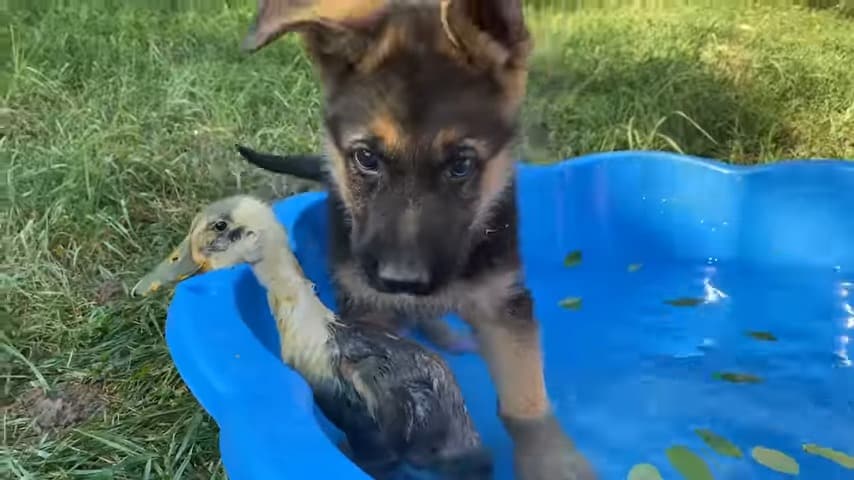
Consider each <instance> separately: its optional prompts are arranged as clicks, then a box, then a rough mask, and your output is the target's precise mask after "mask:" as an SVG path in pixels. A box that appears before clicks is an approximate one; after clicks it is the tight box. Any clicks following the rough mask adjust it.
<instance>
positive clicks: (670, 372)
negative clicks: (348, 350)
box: [450, 262, 854, 480]
mask: <svg viewBox="0 0 854 480" xmlns="http://www.w3.org/2000/svg"><path fill="white" fill-rule="evenodd" d="M635 268H637V267H635ZM529 270H534V271H536V272H537V275H536V276H534V277H532V278H530V279H529V282H528V283H529V286H530V287H531V288H532V290H533V291H534V294H535V297H536V311H537V316H538V317H539V319H540V320H541V322H542V325H543V337H544V340H543V342H544V351H546V352H548V353H547V356H546V376H547V381H548V384H549V391H550V395H551V397H552V400H553V403H554V405H555V407H556V411H557V413H558V416H559V418H560V420H561V422H562V423H563V425H564V426H565V427H566V428H567V430H568V431H570V432H571V433H572V435H573V437H574V439H575V440H576V441H577V443H578V444H579V446H580V448H581V449H582V450H583V452H584V453H585V454H586V455H587V456H588V457H589V458H590V460H591V461H592V462H593V463H594V464H595V465H596V468H597V470H598V471H599V473H600V475H601V478H603V479H621V478H625V476H626V474H627V473H628V471H629V469H630V468H631V467H632V465H634V464H636V463H642V462H649V463H653V464H655V465H656V466H657V467H658V468H659V470H660V471H661V473H662V475H663V476H664V478H681V477H679V475H678V474H677V473H676V472H675V471H674V470H672V468H671V467H670V465H669V463H668V461H667V458H666V456H665V450H666V449H667V448H669V447H672V446H674V445H685V446H687V447H689V448H691V449H692V450H693V451H694V452H695V453H697V454H699V455H700V456H701V457H702V458H703V459H704V460H705V461H706V462H707V463H708V464H709V465H710V467H711V470H712V472H713V473H714V475H715V478H717V479H746V478H749V479H773V478H780V475H781V474H779V473H777V472H773V471H770V470H768V469H767V468H765V467H763V466H761V465H759V464H758V463H756V462H755V461H753V460H752V459H751V458H750V453H749V452H750V450H751V449H752V448H753V447H755V446H764V447H769V448H774V449H778V450H780V451H783V452H784V453H786V454H788V455H790V456H792V457H794V458H795V459H796V460H797V461H798V463H799V464H800V468H801V475H802V477H803V478H816V479H819V478H820V479H828V480H830V479H843V478H852V477H851V475H852V474H851V471H850V470H844V469H843V468H842V467H841V466H838V465H837V464H834V463H831V462H830V461H828V460H826V459H823V458H818V457H815V456H812V455H809V454H806V453H804V452H802V445H803V444H805V443H817V444H820V445H822V446H828V447H832V448H835V449H837V450H843V451H845V450H847V453H849V454H850V453H854V452H852V451H851V450H852V449H854V368H852V366H851V358H850V357H851V356H852V355H854V351H851V350H849V349H852V350H854V347H852V346H851V345H850V337H852V336H854V307H852V305H854V274H852V272H847V273H846V272H841V271H836V270H835V269H831V270H828V271H820V270H813V271H809V270H797V269H790V270H787V269H777V270H758V269H751V268H749V267H747V266H743V265H720V264H704V265H642V266H641V268H640V269H637V270H636V271H629V270H630V269H629V268H628V265H627V266H626V268H625V269H620V270H597V269H595V268H594V267H592V266H588V265H585V264H584V263H582V264H581V265H579V266H577V267H573V268H566V267H563V266H562V265H561V264H560V262H555V265H554V266H553V267H551V266H549V267H543V266H537V265H535V266H534V267H532V268H529ZM567 296H573V297H581V298H582V299H583V304H582V308H581V309H580V310H578V311H575V310H569V309H564V308H561V307H559V306H558V302H559V301H560V300H561V299H563V298H565V297H567ZM693 297H697V298H702V299H703V301H702V303H699V304H698V305H696V306H693V307H691V306H683V307H679V306H672V305H670V304H667V303H666V302H665V301H666V300H672V299H675V298H693ZM751 331H755V332H763V334H761V335H759V336H767V333H771V334H772V335H773V337H775V338H776V341H762V340H757V339H756V338H754V337H753V336H751V335H749V332H751ZM766 332H767V333H766ZM450 360H451V363H452V365H453V368H454V370H455V371H456V372H457V375H459V376H460V379H461V381H462V382H461V383H462V384H463V388H464V393H465V395H466V400H467V402H468V404H469V408H470V410H471V411H472V414H473V416H474V417H475V421H476V423H477V424H478V426H479V428H480V429H481V431H482V432H483V434H484V437H485V438H486V439H487V442H488V443H489V444H490V446H491V447H493V449H494V453H495V456H496V458H497V459H499V460H498V467H499V470H500V471H501V473H500V474H499V475H498V477H497V478H504V479H508V478H512V475H511V474H510V473H509V472H510V469H511V463H510V458H511V450H510V443H509V440H508V438H507V437H506V435H505V434H504V433H503V432H502V431H501V429H500V425H499V424H498V422H496V420H495V416H494V414H495V394H494V391H492V390H491V389H487V388H484V387H483V383H482V382H480V381H471V380H472V379H473V377H472V376H483V375H487V373H486V370H485V368H484V366H483V363H482V361H480V360H479V359H477V358H476V357H473V356H463V357H451V358H450ZM720 372H732V373H738V374H750V375H754V376H756V377H758V378H759V379H761V383H731V382H728V381H724V380H720V379H717V378H715V374H717V373H720ZM698 428H705V429H710V430H712V431H713V432H715V433H717V434H719V435H722V436H723V437H725V438H727V439H728V440H730V441H731V442H733V443H734V444H736V445H737V446H738V447H739V448H740V449H741V451H742V452H743V453H744V455H745V456H744V458H741V459H737V458H729V457H724V456H721V455H719V454H717V453H715V452H714V451H713V450H712V449H711V448H709V447H708V446H706V445H705V444H704V443H703V442H702V440H701V439H700V438H699V437H698V436H697V435H696V434H695V433H694V429H698Z"/></svg>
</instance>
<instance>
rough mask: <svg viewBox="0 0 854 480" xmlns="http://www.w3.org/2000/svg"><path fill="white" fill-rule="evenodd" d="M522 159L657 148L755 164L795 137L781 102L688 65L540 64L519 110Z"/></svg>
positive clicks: (648, 61)
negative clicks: (521, 111) (522, 128)
mask: <svg viewBox="0 0 854 480" xmlns="http://www.w3.org/2000/svg"><path fill="white" fill-rule="evenodd" d="M524 121H525V138H526V153H529V155H528V156H527V159H529V160H531V161H535V162H536V161H539V158H540V157H551V158H552V159H554V158H567V157H572V156H576V155H582V154H585V153H590V152H596V151H604V150H622V149H661V150H671V151H677V152H682V153H687V154H692V155H700V156H705V157H710V158H718V159H721V160H728V161H732V162H737V163H756V162H759V161H761V160H762V159H763V158H768V156H769V155H773V154H775V153H777V152H783V151H786V150H788V149H789V148H790V147H791V146H792V144H793V143H794V140H793V138H792V135H791V132H790V130H789V128H788V127H787V125H786V123H785V120H784V112H783V109H782V108H781V106H780V105H779V104H775V103H773V102H769V101H767V99H765V98H763V97H762V96H761V95H758V94H757V92H756V91H754V88H753V87H751V86H750V85H748V84H747V83H745V84H739V83H738V82H737V80H734V79H730V78H725V77H724V76H723V75H720V74H716V73H715V72H712V71H710V69H709V68H708V67H707V66H706V65H704V64H703V63H700V62H697V61H696V60H694V59H690V58H641V59H633V58H628V57H626V56H622V57H618V58H606V57H603V58H602V59H601V60H600V61H598V62H596V63H590V62H565V61H562V59H561V58H559V57H555V56H549V57H539V58H538V59H537V60H536V61H535V62H534V63H533V64H532V68H531V73H530V78H529V90H528V101H527V105H526V111H525V113H524Z"/></svg>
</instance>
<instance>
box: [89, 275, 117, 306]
mask: <svg viewBox="0 0 854 480" xmlns="http://www.w3.org/2000/svg"><path fill="white" fill-rule="evenodd" d="M123 292H124V289H123V288H122V284H121V282H119V281H118V280H112V279H111V280H105V281H103V282H101V284H100V285H98V287H97V288H96V289H95V298H94V300H95V304H97V305H107V304H108V303H110V302H111V301H113V300H115V299H116V298H117V297H118V296H119V294H121V293H123Z"/></svg>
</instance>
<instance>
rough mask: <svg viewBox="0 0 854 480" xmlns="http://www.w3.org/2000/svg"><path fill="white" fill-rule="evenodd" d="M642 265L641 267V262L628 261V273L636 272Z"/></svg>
mask: <svg viewBox="0 0 854 480" xmlns="http://www.w3.org/2000/svg"><path fill="white" fill-rule="evenodd" d="M642 267H643V264H642V263H630V264H629V267H628V268H627V270H628V271H629V273H634V272H637V271H638V270H640V269H641V268H642Z"/></svg>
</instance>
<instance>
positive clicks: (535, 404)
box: [244, 0, 593, 480]
mask: <svg viewBox="0 0 854 480" xmlns="http://www.w3.org/2000/svg"><path fill="white" fill-rule="evenodd" d="M259 3H260V8H259V13H258V16H257V18H256V22H255V24H254V25H253V27H252V29H251V31H250V33H249V35H248V36H247V38H246V40H245V41H244V47H245V48H246V49H247V50H250V51H253V50H257V49H258V48H261V47H263V46H265V45H267V44H269V43H270V42H272V41H273V40H275V39H276V38H278V37H279V36H281V35H282V34H284V33H286V32H290V31H294V32H298V33H299V34H300V35H301V37H302V39H303V40H304V42H305V45H306V48H307V50H308V52H309V55H310V57H311V59H312V62H313V64H314V65H315V67H316V69H317V73H318V75H319V78H320V80H321V83H322V86H323V89H322V90H323V95H324V103H323V126H324V139H325V140H324V141H325V154H326V155H325V156H326V168H327V172H328V173H327V175H325V177H327V178H328V187H329V192H330V197H329V198H330V201H329V202H328V204H329V211H328V216H329V222H330V232H331V242H330V250H331V268H332V272H333V277H334V281H335V285H336V287H337V292H338V304H339V308H340V310H341V314H342V317H343V318H344V319H346V320H347V321H365V322H375V323H381V324H393V323H394V322H395V321H397V320H398V319H399V318H400V317H418V318H424V319H431V318H436V317H438V316H441V315H443V314H445V313H447V312H457V313H459V314H460V315H461V317H462V318H463V319H464V320H465V321H466V322H467V323H468V324H469V325H471V326H472V327H473V329H474V331H475V333H476V336H477V340H478V343H479V347H480V351H481V353H482V355H483V356H484V358H485V360H486V361H487V364H488V365H489V367H490V371H491V374H492V377H493V380H494V382H495V385H496V387H497V391H498V394H499V413H500V415H501V418H502V419H503V420H504V423H505V426H506V427H507V428H508V430H509V432H510V434H511V436H512V437H513V439H514V443H515V448H516V464H517V470H518V472H519V475H520V477H521V478H522V479H524V480H533V479H548V480H562V479H577V478H585V479H587V478H593V475H592V473H591V472H590V470H589V467H588V466H587V465H586V463H585V462H584V460H583V459H582V458H581V457H580V455H579V454H578V453H577V452H576V451H575V450H574V448H573V445H572V443H571V441H570V440H569V439H568V438H567V437H566V436H565V435H564V434H563V433H562V431H561V429H560V427H559V425H557V422H556V421H555V419H554V417H553V416H552V414H551V411H550V406H549V402H548V398H547V394H546V388H545V382H544V377H543V363H542V354H541V350H540V337H539V327H538V324H537V322H536V320H535V319H534V316H533V300H532V298H531V294H530V293H529V291H528V289H527V288H526V287H525V284H524V279H523V278H522V268H521V262H520V256H519V247H518V243H517V227H518V222H517V207H516V193H515V176H514V171H515V170H514V158H513V155H512V147H513V142H514V139H515V134H516V130H517V122H518V120H519V109H520V105H521V103H522V100H523V97H524V93H525V84H526V79H527V60H528V53H529V50H530V47H531V44H530V37H529V34H528V31H527V29H526V27H525V22H524V18H523V12H522V5H521V0H496V1H486V0H453V1H447V0H443V1H438V0H434V1H429V0H422V1H417V0H409V1H406V0H398V1H382V0H338V1H336V0H282V1H278V2H275V1H271V0H261V1H260V2H259ZM273 169H274V170H280V171H285V170H287V168H286V167H283V168H282V169H276V168H273Z"/></svg>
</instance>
